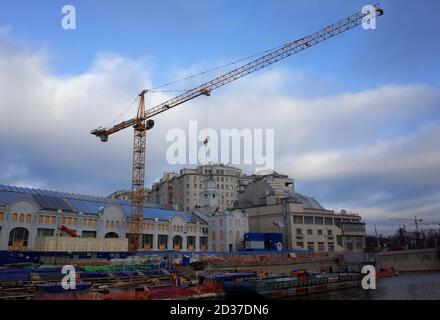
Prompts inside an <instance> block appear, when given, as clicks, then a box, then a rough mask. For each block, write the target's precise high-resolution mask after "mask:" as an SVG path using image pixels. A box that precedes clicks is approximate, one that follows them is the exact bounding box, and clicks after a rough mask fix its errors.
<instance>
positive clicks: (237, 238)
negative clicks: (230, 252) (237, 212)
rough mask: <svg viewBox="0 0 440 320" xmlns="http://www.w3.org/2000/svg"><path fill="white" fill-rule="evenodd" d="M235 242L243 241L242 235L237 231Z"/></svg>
mask: <svg viewBox="0 0 440 320" xmlns="http://www.w3.org/2000/svg"><path fill="white" fill-rule="evenodd" d="M235 240H236V241H240V240H241V234H240V231H236V232H235Z"/></svg>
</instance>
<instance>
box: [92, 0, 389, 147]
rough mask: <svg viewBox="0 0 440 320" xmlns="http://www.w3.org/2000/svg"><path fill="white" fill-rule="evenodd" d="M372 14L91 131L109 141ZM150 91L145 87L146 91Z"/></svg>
mask: <svg viewBox="0 0 440 320" xmlns="http://www.w3.org/2000/svg"><path fill="white" fill-rule="evenodd" d="M374 7H375V13H374V14H375V17H378V16H382V15H383V14H384V11H383V9H381V8H380V7H379V5H378V4H376V5H375V6H374ZM367 17H368V18H369V17H370V13H368V12H358V13H356V14H353V15H351V16H349V17H347V18H344V19H342V20H340V21H338V22H336V23H334V24H332V25H329V26H327V27H325V28H323V29H321V30H320V31H318V32H315V33H312V34H310V35H308V36H306V37H303V38H301V39H298V40H295V41H292V42H289V43H287V44H285V45H283V46H281V47H278V48H277V49H274V50H273V51H271V52H269V53H267V54H265V55H263V56H261V57H259V58H257V59H255V60H253V61H251V62H249V63H247V64H244V65H242V66H240V67H238V68H236V69H234V70H232V71H230V72H228V73H225V74H223V75H221V76H219V77H217V78H215V79H212V80H210V81H208V82H206V83H204V84H202V85H199V86H197V87H195V88H193V89H191V90H188V91H186V92H184V93H183V94H181V95H178V96H176V97H174V98H172V99H170V100H168V101H166V102H163V103H161V104H159V105H157V106H155V107H152V108H150V109H147V110H146V111H145V113H144V115H143V116H142V117H141V118H133V119H130V120H127V121H123V122H121V123H118V124H116V125H114V126H113V127H110V128H99V129H95V130H92V131H91V133H92V134H94V135H96V136H98V137H100V138H101V140H102V141H107V138H108V136H109V135H111V134H113V133H116V132H118V131H120V130H123V129H125V128H128V127H131V126H133V125H135V124H136V123H137V121H139V120H146V119H149V118H151V117H153V116H155V115H158V114H159V113H162V112H164V111H166V110H169V109H171V108H174V107H176V106H178V105H180V104H182V103H184V102H187V101H189V100H192V99H194V98H197V97H199V96H201V95H209V94H210V93H211V91H212V90H215V89H217V88H219V87H222V86H224V85H226V84H228V83H230V82H232V81H235V80H237V79H240V78H242V77H244V76H246V75H248V74H250V73H253V72H255V71H257V70H260V69H262V68H264V67H266V66H268V65H271V64H273V63H275V62H277V61H280V60H283V59H285V58H287V57H290V56H292V55H294V54H296V53H298V52H301V51H303V50H305V49H307V48H310V47H313V46H314V45H317V44H319V43H321V42H323V41H325V40H327V39H330V38H332V37H334V36H337V35H339V34H341V33H343V32H345V31H348V30H350V29H352V28H354V27H356V26H359V25H360V24H361V23H362V22H363V21H364V19H365V18H367ZM145 92H148V91H147V90H144V91H143V93H145Z"/></svg>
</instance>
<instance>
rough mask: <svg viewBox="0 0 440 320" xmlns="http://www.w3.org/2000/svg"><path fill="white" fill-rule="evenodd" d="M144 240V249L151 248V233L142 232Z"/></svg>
mask: <svg viewBox="0 0 440 320" xmlns="http://www.w3.org/2000/svg"><path fill="white" fill-rule="evenodd" d="M142 238H143V242H144V250H151V249H153V235H152V234H144V235H142Z"/></svg>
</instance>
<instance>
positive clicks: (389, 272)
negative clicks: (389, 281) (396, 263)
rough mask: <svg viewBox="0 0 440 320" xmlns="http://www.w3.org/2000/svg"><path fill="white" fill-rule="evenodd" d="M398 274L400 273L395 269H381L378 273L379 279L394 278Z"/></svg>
mask: <svg viewBox="0 0 440 320" xmlns="http://www.w3.org/2000/svg"><path fill="white" fill-rule="evenodd" d="M398 274H399V273H398V272H397V271H396V270H394V268H393V267H390V268H379V270H377V271H376V277H377V278H386V277H394V276H397V275H398Z"/></svg>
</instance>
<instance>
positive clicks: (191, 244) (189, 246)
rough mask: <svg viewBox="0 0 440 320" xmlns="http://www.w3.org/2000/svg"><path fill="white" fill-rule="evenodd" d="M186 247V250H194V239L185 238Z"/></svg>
mask: <svg viewBox="0 0 440 320" xmlns="http://www.w3.org/2000/svg"><path fill="white" fill-rule="evenodd" d="M186 246H187V249H188V250H194V249H195V248H196V237H194V236H188V237H187V238H186Z"/></svg>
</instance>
